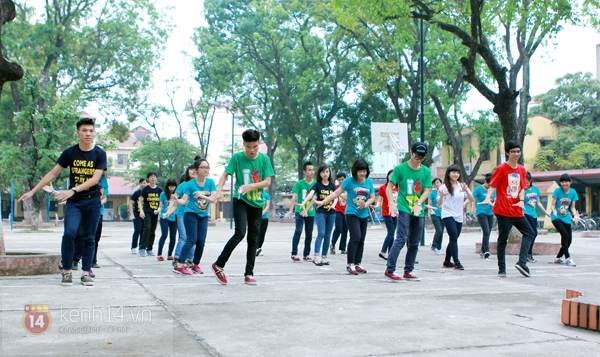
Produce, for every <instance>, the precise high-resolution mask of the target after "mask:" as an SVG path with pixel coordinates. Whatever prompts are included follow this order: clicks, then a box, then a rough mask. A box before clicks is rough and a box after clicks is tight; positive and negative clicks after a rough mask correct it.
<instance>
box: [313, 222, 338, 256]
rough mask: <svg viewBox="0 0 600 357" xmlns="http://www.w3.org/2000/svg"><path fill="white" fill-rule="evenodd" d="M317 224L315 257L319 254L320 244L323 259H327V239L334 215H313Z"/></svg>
mask: <svg viewBox="0 0 600 357" xmlns="http://www.w3.org/2000/svg"><path fill="white" fill-rule="evenodd" d="M315 221H316V222H317V240H315V255H318V254H319V253H321V243H322V245H323V254H322V256H323V258H327V252H329V239H330V237H331V231H332V230H333V224H334V223H335V214H324V213H317V214H316V215H315Z"/></svg>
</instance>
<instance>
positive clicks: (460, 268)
mask: <svg viewBox="0 0 600 357" xmlns="http://www.w3.org/2000/svg"><path fill="white" fill-rule="evenodd" d="M454 270H465V267H464V266H463V265H462V264H460V262H457V263H454Z"/></svg>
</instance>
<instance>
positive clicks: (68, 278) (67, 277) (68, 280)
mask: <svg viewBox="0 0 600 357" xmlns="http://www.w3.org/2000/svg"><path fill="white" fill-rule="evenodd" d="M60 284H61V285H64V286H69V285H73V274H72V273H62V281H61V282H60Z"/></svg>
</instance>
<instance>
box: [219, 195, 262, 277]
mask: <svg viewBox="0 0 600 357" xmlns="http://www.w3.org/2000/svg"><path fill="white" fill-rule="evenodd" d="M233 221H234V222H235V231H234V233H233V236H232V237H231V238H230V239H229V241H228V242H227V244H225V247H224V248H223V251H222V252H221V255H219V258H217V261H216V262H215V264H217V265H218V266H220V267H221V268H224V267H225V264H227V261H228V260H229V257H230V256H231V253H233V250H234V249H235V247H237V245H238V244H239V243H240V242H241V241H242V239H244V237H245V236H246V226H247V227H248V250H247V251H246V271H245V272H244V276H247V275H254V260H255V259H256V243H257V241H258V235H259V233H260V224H261V222H262V208H261V207H252V206H250V205H249V204H247V203H246V202H244V201H242V200H240V199H237V198H234V199H233Z"/></svg>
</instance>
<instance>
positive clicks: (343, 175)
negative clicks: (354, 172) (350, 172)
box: [335, 172, 346, 180]
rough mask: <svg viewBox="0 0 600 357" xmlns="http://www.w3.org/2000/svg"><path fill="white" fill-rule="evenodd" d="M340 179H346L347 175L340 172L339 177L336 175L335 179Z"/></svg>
mask: <svg viewBox="0 0 600 357" xmlns="http://www.w3.org/2000/svg"><path fill="white" fill-rule="evenodd" d="M340 177H343V178H346V173H344V172H338V173H337V175H335V179H336V180H337V179H339V178H340Z"/></svg>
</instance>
